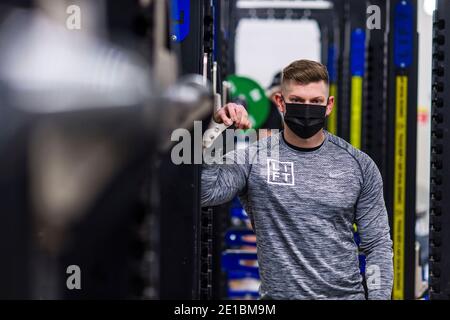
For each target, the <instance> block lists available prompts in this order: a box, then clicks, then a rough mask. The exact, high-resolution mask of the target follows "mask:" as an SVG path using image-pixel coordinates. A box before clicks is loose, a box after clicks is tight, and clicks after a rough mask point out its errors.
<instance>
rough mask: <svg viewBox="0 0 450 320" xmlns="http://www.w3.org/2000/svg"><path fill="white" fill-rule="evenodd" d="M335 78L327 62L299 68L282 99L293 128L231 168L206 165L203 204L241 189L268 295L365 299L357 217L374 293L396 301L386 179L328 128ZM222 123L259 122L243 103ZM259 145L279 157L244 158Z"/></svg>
mask: <svg viewBox="0 0 450 320" xmlns="http://www.w3.org/2000/svg"><path fill="white" fill-rule="evenodd" d="M328 82H329V78H328V72H327V70H326V67H325V66H323V65H322V64H320V63H317V62H314V61H308V60H300V61H295V62H293V63H292V64H290V65H289V66H288V67H287V68H285V69H284V70H283V77H282V90H281V93H280V94H278V95H277V97H276V101H277V105H278V108H279V110H280V112H281V113H282V114H283V116H284V124H285V130H284V131H283V132H281V133H279V134H275V135H272V136H270V137H268V138H266V141H265V143H261V142H260V143H257V144H253V145H251V146H250V147H249V148H247V149H245V150H244V151H241V150H237V151H235V152H232V153H230V154H227V155H226V157H227V159H232V160H234V162H233V163H231V164H227V163H225V164H215V165H204V166H203V173H202V193H201V199H202V205H204V206H210V205H217V204H220V203H224V202H228V201H230V200H231V199H232V198H233V197H234V196H235V195H239V196H240V197H241V199H242V200H243V202H244V205H245V209H246V211H247V213H248V214H249V216H250V217H251V219H252V224H253V227H254V230H255V233H256V239H257V248H258V263H259V268H260V276H261V288H260V291H261V295H262V297H263V299H264V298H268V299H365V291H364V288H363V285H362V280H363V279H362V277H361V275H360V271H359V262H358V248H357V246H356V244H355V242H354V238H353V228H352V226H353V224H354V223H356V225H357V227H358V231H359V235H360V238H361V243H360V248H361V249H362V250H363V252H364V253H365V254H366V268H367V271H368V273H370V278H369V277H368V279H367V286H368V298H369V299H390V297H391V291H392V278H393V267H392V256H393V253H392V241H391V238H390V233H389V231H390V230H389V224H388V217H387V212H386V207H385V203H384V198H383V182H382V179H381V175H380V172H379V170H378V168H377V166H376V165H375V163H374V162H373V161H372V160H371V159H370V158H369V156H367V155H366V154H365V153H363V152H361V151H359V150H357V149H355V148H353V147H352V146H351V145H350V144H348V143H347V142H346V141H344V140H342V139H340V138H338V137H336V136H334V135H332V134H330V133H329V132H327V131H325V130H324V129H323V127H324V124H325V119H326V116H328V115H329V114H330V113H331V111H332V109H333V104H334V97H329V96H328V95H329V88H328ZM214 120H215V121H217V122H225V123H227V124H231V123H234V124H235V126H236V127H237V128H248V127H249V126H250V124H249V121H248V118H247V113H246V111H245V109H244V108H243V107H241V106H238V105H235V104H228V105H226V106H224V107H223V108H222V109H220V110H219V111H218V112H217V113H216V114H215V115H214ZM252 148H254V149H256V153H258V152H266V151H270V150H275V149H276V148H278V154H277V153H276V152H274V153H273V155H271V153H270V152H269V156H268V158H267V159H266V160H267V161H258V162H251V161H236V158H237V159H238V160H242V159H243V158H245V159H247V160H248V158H250V157H253V156H252V155H251V154H255V153H254V152H253V153H251V152H250V151H251V149H252ZM265 148H266V149H267V150H263V149H265ZM253 151H255V150H253ZM242 152H244V153H242Z"/></svg>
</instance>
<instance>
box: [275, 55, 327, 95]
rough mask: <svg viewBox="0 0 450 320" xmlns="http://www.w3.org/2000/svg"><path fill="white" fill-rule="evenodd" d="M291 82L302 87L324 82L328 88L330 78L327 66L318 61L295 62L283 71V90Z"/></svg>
mask: <svg viewBox="0 0 450 320" xmlns="http://www.w3.org/2000/svg"><path fill="white" fill-rule="evenodd" d="M289 81H294V82H297V83H298V84H302V85H306V84H309V83H312V82H320V81H324V82H325V84H326V85H327V86H328V85H329V82H330V77H329V75H328V70H327V67H326V66H324V65H323V64H321V63H319V62H316V61H312V60H305V59H304V60H297V61H294V62H292V63H291V64H290V65H288V66H287V67H286V68H284V69H283V75H282V79H281V85H282V88H285V85H286V84H287V82H289Z"/></svg>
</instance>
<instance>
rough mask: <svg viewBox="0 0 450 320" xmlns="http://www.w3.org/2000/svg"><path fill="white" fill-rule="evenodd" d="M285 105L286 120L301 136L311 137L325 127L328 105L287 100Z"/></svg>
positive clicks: (290, 127)
mask: <svg viewBox="0 0 450 320" xmlns="http://www.w3.org/2000/svg"><path fill="white" fill-rule="evenodd" d="M283 100H284V99H283ZM285 105H286V114H285V115H284V121H285V122H286V125H287V126H288V127H289V129H291V130H292V131H293V132H294V133H295V134H296V135H297V136H299V137H300V138H303V139H308V138H311V137H312V136H314V135H315V134H316V133H317V132H319V131H320V130H321V129H323V128H324V127H325V119H326V112H327V106H321V105H315V104H301V103H286V102H285Z"/></svg>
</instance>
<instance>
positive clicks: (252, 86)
mask: <svg viewBox="0 0 450 320" xmlns="http://www.w3.org/2000/svg"><path fill="white" fill-rule="evenodd" d="M226 80H227V81H228V82H229V83H230V85H231V88H230V95H231V99H232V100H233V99H236V98H240V99H245V101H246V102H247V112H248V114H249V119H250V122H251V123H252V125H253V128H254V129H259V128H261V126H262V125H263V124H264V123H265V122H266V121H267V118H268V117H269V113H270V102H269V99H268V98H267V96H266V92H265V91H264V89H263V88H262V87H261V86H260V85H259V84H258V83H257V82H256V81H255V80H252V79H250V78H247V77H242V76H238V75H230V76H228V77H227V79H226Z"/></svg>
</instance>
